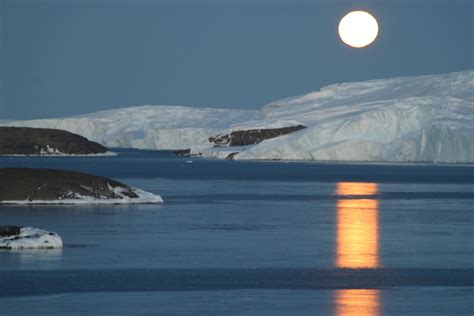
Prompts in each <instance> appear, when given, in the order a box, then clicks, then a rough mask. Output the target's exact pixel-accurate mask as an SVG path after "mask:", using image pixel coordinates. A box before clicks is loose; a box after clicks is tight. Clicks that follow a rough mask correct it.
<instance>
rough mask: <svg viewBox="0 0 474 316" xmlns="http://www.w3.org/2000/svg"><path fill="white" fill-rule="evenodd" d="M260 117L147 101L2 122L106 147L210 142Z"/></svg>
mask: <svg viewBox="0 0 474 316" xmlns="http://www.w3.org/2000/svg"><path fill="white" fill-rule="evenodd" d="M260 117H261V114H260V113H259V112H258V111H249V110H228V109H214V108H192V107H183V106H150V105H145V106H137V107H126V108H120V109H116V110H108V111H102V112H97V113H91V114H86V115H81V116H72V117H66V118H58V119H41V120H28V121H15V122H8V123H6V124H3V125H9V126H26V127H43V128H56V129H62V130H66V131H69V132H72V133H76V134H79V135H82V136H84V137H86V138H88V139H89V140H92V141H96V142H99V143H101V144H102V145H104V146H107V147H131V148H141V149H186V148H190V147H191V146H192V145H194V144H197V143H208V138H209V137H210V136H213V135H216V134H220V133H223V132H226V131H227V128H228V126H230V125H232V124H234V123H236V122H242V121H246V120H252V119H258V118H260Z"/></svg>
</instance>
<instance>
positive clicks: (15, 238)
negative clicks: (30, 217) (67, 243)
mask: <svg viewBox="0 0 474 316" xmlns="http://www.w3.org/2000/svg"><path fill="white" fill-rule="evenodd" d="M62 247H63V241H62V239H61V237H60V236H59V235H58V234H56V233H54V232H48V231H45V230H41V229H38V228H33V227H22V228H21V229H20V234H18V235H12V236H6V237H0V249H58V248H62Z"/></svg>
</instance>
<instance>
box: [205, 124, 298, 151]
mask: <svg viewBox="0 0 474 316" xmlns="http://www.w3.org/2000/svg"><path fill="white" fill-rule="evenodd" d="M303 128H306V127H305V126H303V125H296V126H289V127H282V128H270V129H251V130H244V131H233V132H231V133H230V134H225V135H217V136H215V137H209V141H210V142H211V143H214V144H216V145H217V146H246V145H254V144H258V143H260V142H261V141H264V140H265V139H270V138H275V137H278V136H282V135H285V134H289V133H292V132H296V131H299V130H300V129H303Z"/></svg>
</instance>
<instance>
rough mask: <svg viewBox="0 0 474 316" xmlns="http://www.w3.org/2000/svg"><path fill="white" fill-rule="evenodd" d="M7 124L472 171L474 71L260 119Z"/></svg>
mask: <svg viewBox="0 0 474 316" xmlns="http://www.w3.org/2000/svg"><path fill="white" fill-rule="evenodd" d="M7 124H8V125H15V126H32V127H51V128H59V129H65V130H68V131H71V132H74V133H78V134H80V135H83V136H85V137H87V138H89V139H91V140H94V141H97V142H100V143H102V144H104V145H106V146H109V147H119V146H120V147H134V148H149V149H177V148H180V149H184V148H190V147H193V148H197V151H198V152H200V153H202V154H203V155H204V156H211V157H224V156H225V155H224V154H222V153H223V152H224V153H234V152H237V154H234V155H233V158H234V159H287V160H339V161H340V160H344V161H388V162H407V161H418V162H424V161H429V162H445V163H466V162H468V163H472V162H474V70H468V71H462V72H455V73H449V74H440V75H430V76H417V77H401V78H392V79H378V80H370V81H364V82H353V83H341V84H333V85H329V86H326V87H324V88H322V89H321V90H319V91H317V92H312V93H309V94H305V95H302V96H297V97H291V98H287V99H283V100H278V101H275V102H271V103H270V104H268V105H265V106H264V107H263V108H262V110H261V111H260V112H258V111H244V110H224V109H199V108H186V107H166V106H143V107H130V108H123V109H118V110H111V111H104V112H99V113H94V114H89V115H83V116H77V117H69V118H63V119H50V120H32V121H17V122H9V123H7ZM297 125H303V126H305V127H306V128H305V129H302V130H299V131H296V132H293V133H290V134H287V135H284V136H280V137H276V138H273V139H267V140H265V141H263V142H261V143H259V144H256V145H252V146H245V147H242V148H230V147H229V148H227V149H225V150H223V148H213V147H212V144H210V143H209V142H208V138H209V137H210V136H216V135H219V134H225V133H229V132H231V131H242V130H258V129H269V128H282V127H288V126H297ZM206 145H207V146H208V147H207V148H206Z"/></svg>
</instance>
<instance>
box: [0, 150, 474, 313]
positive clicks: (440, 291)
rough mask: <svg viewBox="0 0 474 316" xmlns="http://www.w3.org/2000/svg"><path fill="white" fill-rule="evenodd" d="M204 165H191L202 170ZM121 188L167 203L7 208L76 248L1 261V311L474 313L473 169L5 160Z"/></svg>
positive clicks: (159, 158)
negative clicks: (101, 179) (98, 178)
mask: <svg viewBox="0 0 474 316" xmlns="http://www.w3.org/2000/svg"><path fill="white" fill-rule="evenodd" d="M189 161H192V163H190V162H189ZM7 166H17V167H18V166H21V167H50V168H59V169H69V170H79V171H85V172H90V173H94V174H99V175H103V176H108V177H112V178H115V179H118V180H121V181H123V182H126V183H128V184H130V185H133V186H136V187H140V188H143V189H145V190H148V191H152V192H154V193H158V194H161V195H162V196H163V198H164V200H165V204H164V205H162V206H157V205H134V206H118V205H110V206H104V205H102V206H13V205H10V206H0V224H6V225H7V224H16V225H29V226H35V227H39V228H44V229H48V230H53V231H56V232H58V233H59V234H60V235H61V236H62V237H63V241H64V243H65V248H64V249H63V250H62V251H17V252H11V251H10V252H8V251H3V252H0V314H1V315H2V316H6V315H24V314H27V313H34V314H38V315H51V314H68V315H87V314H90V315H96V314H100V315H137V314H138V315H154V314H166V315H168V314H205V315H208V314H215V315H221V314H233V315H240V314H246V315H255V314H258V315H262V314H263V315H292V314H302V315H338V316H342V315H369V316H370V315H374V316H375V315H472V313H473V311H474V306H473V303H472V302H473V300H474V267H473V262H474V238H473V237H474V229H473V219H474V215H473V214H474V213H473V211H474V207H473V203H474V167H472V166H433V165H431V166H430V165H411V166H409V165H395V166H394V165H361V164H353V165H350V164H321V163H281V162H278V163H276V162H233V161H216V160H201V159H186V158H176V157H173V156H172V155H171V154H170V153H166V152H146V151H124V152H123V153H122V155H120V156H118V157H102V158H18V157H16V158H0V167H7Z"/></svg>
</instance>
